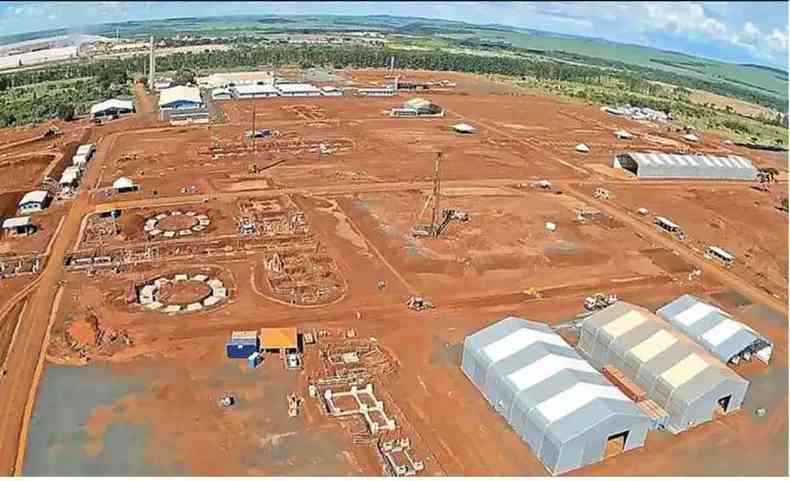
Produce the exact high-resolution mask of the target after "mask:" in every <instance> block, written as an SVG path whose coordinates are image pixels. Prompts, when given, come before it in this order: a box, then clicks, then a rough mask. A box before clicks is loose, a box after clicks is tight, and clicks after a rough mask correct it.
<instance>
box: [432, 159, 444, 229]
mask: <svg viewBox="0 0 790 481" xmlns="http://www.w3.org/2000/svg"><path fill="white" fill-rule="evenodd" d="M441 163H442V153H441V152H437V153H436V161H435V162H434V164H433V209H432V210H431V235H433V236H434V237H436V236H437V235H439V226H438V223H437V221H438V219H439V196H440V195H441V178H440V177H439V166H440V164H441Z"/></svg>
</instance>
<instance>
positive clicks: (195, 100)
mask: <svg viewBox="0 0 790 481" xmlns="http://www.w3.org/2000/svg"><path fill="white" fill-rule="evenodd" d="M201 107H203V98H202V97H201V96H200V89H199V88H197V87H186V86H184V85H178V86H176V87H171V88H168V89H165V90H162V91H161V92H160V93H159V108H160V109H162V110H177V109H198V108H201Z"/></svg>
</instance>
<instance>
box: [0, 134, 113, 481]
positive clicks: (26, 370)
mask: <svg viewBox="0 0 790 481" xmlns="http://www.w3.org/2000/svg"><path fill="white" fill-rule="evenodd" d="M102 150H103V149H102V145H101V143H100V144H99V153H98V155H97V157H98V158H101V155H102V153H103V152H102ZM97 164H98V162H97V163H95V164H94V165H91V166H90V167H89V168H88V172H87V174H86V177H85V184H86V185H90V183H91V182H92V181H93V180H94V178H95V176H96V175H97V172H98V170H99V166H98V165H97ZM89 210H90V194H89V193H88V192H87V191H83V192H82V193H81V194H80V195H79V196H77V197H76V198H75V199H74V201H73V203H72V205H71V208H70V209H69V212H68V214H67V215H66V220H65V222H64V223H63V228H62V229H61V231H60V232H59V233H58V235H57V237H56V238H55V240H54V242H53V244H52V251H51V253H50V257H49V259H48V261H47V264H46V266H45V267H44V270H43V271H42V273H41V275H40V277H39V279H38V285H37V287H36V289H35V291H33V293H32V294H31V295H30V301H31V302H30V308H29V309H28V310H27V312H26V313H25V316H24V318H23V319H22V320H21V321H20V324H19V331H18V333H17V338H16V342H15V343H14V345H13V347H12V349H11V351H10V352H9V355H8V362H7V365H6V368H7V370H8V374H7V375H6V376H5V377H4V378H3V379H2V382H1V383H0V406H3V407H4V409H5V412H4V415H3V416H2V418H0V473H2V474H6V475H11V474H14V473H15V471H16V470H17V468H18V466H16V458H17V453H18V451H19V442H20V436H21V434H22V426H23V424H24V417H25V416H24V412H25V407H26V405H27V403H28V398H29V397H30V396H35V393H34V392H31V387H32V386H33V384H34V375H35V372H36V366H37V365H38V363H39V358H40V356H41V355H42V353H43V350H44V348H45V346H44V339H45V335H46V331H47V326H48V324H49V322H48V321H49V318H50V315H51V310H52V302H53V299H54V298H55V294H56V292H57V290H58V287H59V284H60V282H61V280H62V279H63V268H62V267H63V258H64V255H65V253H66V252H67V251H68V250H69V249H70V248H71V247H72V245H73V244H74V241H75V240H76V238H77V233H78V231H79V227H80V223H81V220H82V217H83V216H84V215H85V214H86V213H87V212H88V211H89Z"/></svg>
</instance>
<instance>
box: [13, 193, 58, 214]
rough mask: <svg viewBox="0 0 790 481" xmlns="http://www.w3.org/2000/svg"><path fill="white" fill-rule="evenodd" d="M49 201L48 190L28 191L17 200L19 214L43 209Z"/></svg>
mask: <svg viewBox="0 0 790 481" xmlns="http://www.w3.org/2000/svg"><path fill="white" fill-rule="evenodd" d="M49 201H50V195H49V192H47V191H46V190H34V191H31V192H28V193H27V194H25V195H24V196H23V197H22V200H20V201H19V204H18V207H19V212H20V213H21V214H30V213H33V212H39V211H41V210H44V209H45V208H46V207H47V205H48V203H49Z"/></svg>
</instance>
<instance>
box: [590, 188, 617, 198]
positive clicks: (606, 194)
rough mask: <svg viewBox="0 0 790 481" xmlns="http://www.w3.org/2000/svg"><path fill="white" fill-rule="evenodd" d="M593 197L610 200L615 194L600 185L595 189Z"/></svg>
mask: <svg viewBox="0 0 790 481" xmlns="http://www.w3.org/2000/svg"><path fill="white" fill-rule="evenodd" d="M593 197H595V198H596V199H598V200H609V199H612V198H614V194H612V192H611V191H610V190H606V189H604V188H603V187H598V188H596V189H595V193H593Z"/></svg>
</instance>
